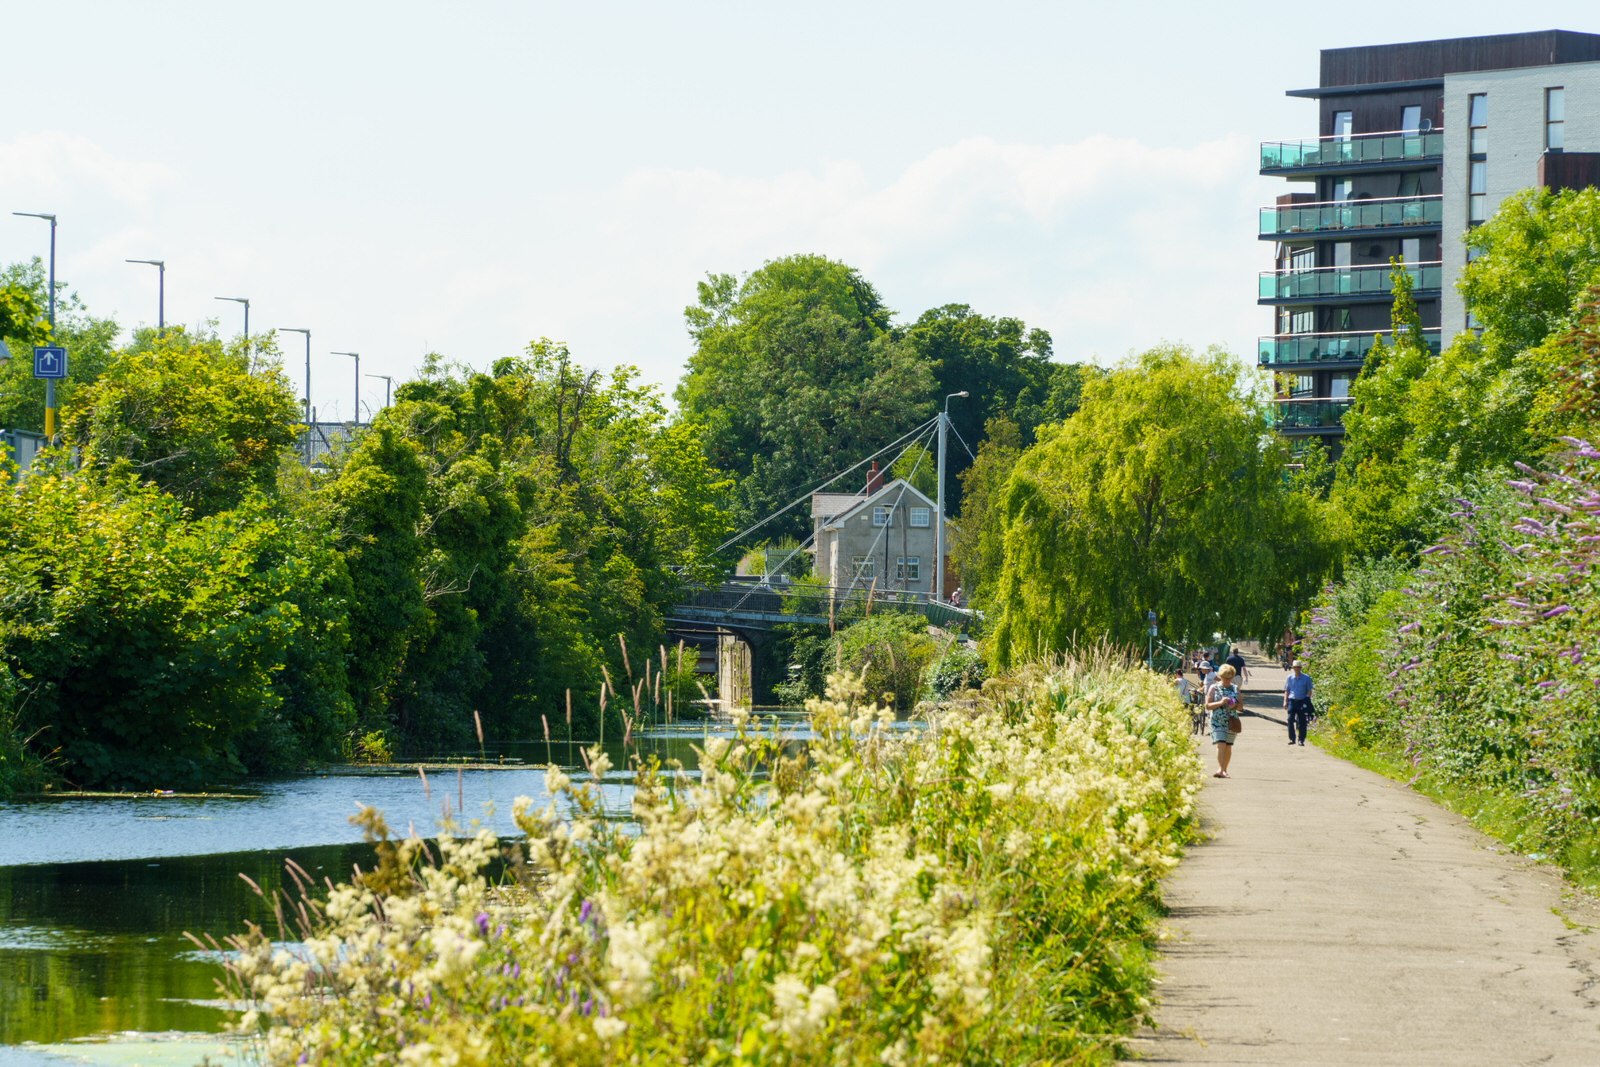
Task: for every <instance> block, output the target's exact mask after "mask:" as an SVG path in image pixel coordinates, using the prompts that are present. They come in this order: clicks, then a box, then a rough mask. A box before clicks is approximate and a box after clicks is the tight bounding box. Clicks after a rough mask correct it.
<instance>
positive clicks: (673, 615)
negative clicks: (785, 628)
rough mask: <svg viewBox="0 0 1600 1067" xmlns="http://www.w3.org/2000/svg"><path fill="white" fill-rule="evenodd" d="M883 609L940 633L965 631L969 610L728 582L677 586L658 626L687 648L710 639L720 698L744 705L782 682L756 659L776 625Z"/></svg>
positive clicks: (832, 590) (919, 600)
mask: <svg viewBox="0 0 1600 1067" xmlns="http://www.w3.org/2000/svg"><path fill="white" fill-rule="evenodd" d="M886 611H892V612H900V613H906V614H914V615H922V616H924V617H926V618H927V620H928V622H929V624H931V625H934V626H939V627H943V628H946V629H962V628H967V629H970V628H971V627H972V624H973V623H974V621H975V618H974V614H973V612H971V611H969V610H966V609H964V608H957V607H954V606H952V605H950V604H948V603H945V602H943V601H939V600H930V599H929V598H928V597H927V596H926V595H925V594H918V593H899V592H878V591H877V590H875V589H873V588H870V587H867V588H863V587H862V586H860V585H855V586H848V587H847V586H837V587H835V586H813V585H799V584H795V585H788V584H768V583H767V582H765V581H760V580H756V579H750V580H748V581H739V580H737V579H736V580H733V581H728V582H723V583H722V584H721V585H716V586H709V587H707V586H690V587H687V588H685V589H684V590H683V591H682V593H681V594H680V596H679V599H678V603H677V604H676V605H674V606H673V608H672V609H671V610H670V611H669V612H668V614H667V618H666V623H667V630H668V631H669V632H670V633H672V634H674V635H676V636H678V637H681V638H684V639H685V640H689V641H693V642H694V643H695V644H701V643H702V642H704V641H706V640H708V639H711V638H715V640H716V643H717V683H718V688H719V691H720V693H721V694H722V695H723V696H724V698H726V699H730V700H732V701H733V702H734V703H749V702H751V701H755V702H761V701H764V700H768V699H770V694H771V692H772V686H773V685H774V684H775V683H776V682H779V681H781V680H782V678H783V674H782V672H783V670H784V668H783V667H782V666H778V667H775V668H774V667H773V666H771V665H768V664H766V662H765V661H766V659H767V657H766V656H765V655H764V654H763V653H764V652H765V651H766V649H767V647H768V645H769V644H770V642H771V640H772V638H773V631H774V630H775V629H776V628H777V627H779V626H782V625H785V624H789V623H805V624H811V625H816V626H832V625H835V624H836V623H837V624H839V625H843V624H844V621H845V619H846V618H849V619H850V620H852V621H853V620H854V619H856V618H858V617H860V616H861V615H863V614H874V613H881V612H886ZM774 675H776V676H774Z"/></svg>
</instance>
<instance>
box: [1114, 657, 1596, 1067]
mask: <svg viewBox="0 0 1600 1067" xmlns="http://www.w3.org/2000/svg"><path fill="white" fill-rule="evenodd" d="M1251 668H1252V674H1253V680H1252V684H1251V685H1250V686H1248V687H1247V690H1246V707H1247V710H1248V711H1249V712H1250V713H1249V714H1247V716H1246V717H1245V719H1244V726H1245V729H1244V732H1243V734H1242V735H1241V736H1240V739H1239V744H1238V746H1237V748H1236V751H1235V753H1234V759H1233V766H1232V767H1231V768H1230V771H1231V773H1232V775H1233V777H1232V778H1229V779H1226V780H1219V779H1215V778H1211V777H1209V776H1208V777H1207V778H1206V786H1205V790H1204V791H1203V793H1202V794H1201V814H1202V818H1203V825H1204V827H1205V829H1206V831H1207V832H1208V834H1209V838H1208V839H1207V840H1206V841H1204V842H1203V843H1199V844H1196V845H1194V846H1193V847H1192V848H1190V849H1189V851H1188V855H1187V857H1186V858H1185V860H1184V862H1183V863H1182V864H1181V865H1180V867H1179V868H1178V870H1177V871H1176V872H1175V873H1174V875H1173V877H1172V879H1171V881H1170V882H1169V884H1168V886H1167V902H1168V904H1169V905H1170V907H1171V916H1170V918H1169V919H1168V929H1169V931H1170V933H1171V937H1172V939H1171V940H1170V941H1168V942H1167V943H1166V944H1165V945H1164V946H1163V956H1164V958H1163V959H1162V960H1161V962H1160V965H1159V966H1160V970H1161V972H1162V979H1163V984H1162V985H1161V986H1159V987H1158V991H1159V995H1160V1004H1159V1006H1158V1007H1157V1009H1156V1011H1155V1017H1156V1021H1157V1024H1158V1027H1157V1029H1155V1030H1154V1031H1150V1030H1146V1031H1141V1033H1140V1034H1139V1035H1138V1036H1137V1037H1136V1038H1135V1039H1134V1040H1133V1041H1132V1042H1131V1045H1132V1048H1133V1049H1134V1051H1135V1052H1136V1054H1137V1055H1138V1056H1140V1057H1142V1061H1143V1062H1146V1063H1228V1064H1317V1065H1341V1064H1405V1065H1407V1067H1423V1065H1431V1064H1447V1065H1449V1067H1468V1065H1476V1064H1484V1065H1492V1067H1501V1065H1506V1064H1573V1065H1584V1067H1595V1065H1597V1064H1600V986H1597V984H1596V983H1597V978H1600V908H1597V907H1596V906H1595V904H1594V903H1593V901H1592V900H1591V899H1590V898H1587V897H1583V896H1580V895H1577V894H1574V893H1572V892H1571V891H1570V889H1569V888H1568V887H1566V886H1565V885H1564V883H1563V882H1562V879H1561V876H1560V872H1559V871H1558V870H1556V869H1555V868H1553V867H1550V866H1547V865H1540V864H1537V863H1534V862H1531V861H1529V860H1528V859H1527V858H1526V857H1520V856H1515V855H1511V854H1509V853H1508V852H1507V850H1506V848H1505V846H1503V845H1501V844H1499V843H1498V842H1496V841H1493V840H1492V839H1490V838H1487V837H1485V836H1483V835H1482V834H1480V833H1478V831H1476V830H1475V829H1473V827H1472V825H1471V824H1470V823H1468V822H1467V821H1466V820H1465V819H1463V818H1461V817H1460V816H1457V815H1455V814H1453V813H1451V812H1449V811H1447V810H1445V809H1444V808H1442V807H1439V806H1438V805H1436V804H1434V803H1433V802H1432V801H1430V800H1428V799H1427V798H1426V797H1424V796H1421V795H1419V794H1417V793H1414V792H1412V791H1411V790H1409V789H1406V788H1405V787H1404V786H1403V785H1402V784H1400V783H1397V782H1390V781H1388V780H1387V779H1384V778H1382V777H1380V776H1378V775H1376V774H1373V773H1371V772H1369V771H1364V770H1361V769H1360V768H1358V767H1356V766H1354V765H1352V764H1350V763H1347V762H1345V761H1343V760H1340V759H1335V758H1334V757H1332V756H1329V755H1327V754H1326V753H1324V752H1323V751H1322V750H1320V749H1318V748H1316V747H1314V746H1311V745H1307V746H1306V747H1304V748H1300V747H1298V746H1296V747H1293V748H1291V747H1289V746H1288V744H1287V741H1288V733H1287V730H1286V728H1285V725H1284V723H1283V712H1282V708H1281V696H1280V693H1281V687H1282V684H1283V683H1282V679H1283V672H1282V671H1281V670H1279V669H1277V668H1276V667H1271V666H1268V665H1266V663H1265V662H1264V661H1252V663H1251ZM1203 754H1204V755H1205V757H1206V760H1207V773H1208V775H1209V772H1210V771H1212V770H1215V769H1216V767H1215V760H1214V759H1213V758H1212V754H1211V745H1210V742H1209V740H1208V741H1207V742H1206V744H1205V746H1204V750H1203ZM1591 931H1595V932H1591Z"/></svg>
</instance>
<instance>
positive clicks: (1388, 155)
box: [1261, 130, 1444, 177]
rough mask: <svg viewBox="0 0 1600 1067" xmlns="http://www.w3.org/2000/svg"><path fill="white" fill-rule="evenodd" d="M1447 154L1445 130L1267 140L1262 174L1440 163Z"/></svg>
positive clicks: (1263, 150)
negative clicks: (1312, 138) (1309, 139)
mask: <svg viewBox="0 0 1600 1067" xmlns="http://www.w3.org/2000/svg"><path fill="white" fill-rule="evenodd" d="M1443 156H1444V133H1443V132H1442V131H1440V130H1430V131H1428V132H1427V133H1420V132H1415V131H1413V132H1405V131H1399V130H1397V131H1394V132H1392V133H1366V134H1362V135H1360V136H1359V137H1319V138H1317V139H1316V140H1314V141H1264V142H1262V145H1261V173H1262V174H1278V175H1289V176H1295V175H1302V174H1303V175H1306V176H1308V177H1309V176H1310V175H1312V174H1318V173H1327V172H1330V171H1340V172H1343V171H1357V170H1381V169H1383V168H1386V167H1394V166H1398V165H1407V164H1412V163H1430V162H1433V163H1436V162H1438V161H1439V160H1440V159H1441V158H1442V157H1443Z"/></svg>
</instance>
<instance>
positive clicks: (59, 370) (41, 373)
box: [33, 345, 67, 378]
mask: <svg viewBox="0 0 1600 1067" xmlns="http://www.w3.org/2000/svg"><path fill="white" fill-rule="evenodd" d="M33 376H34V377H35V378H65V377H66V376H67V350H66V349H65V348H55V347H52V346H50V345H36V346H35V347H34V349H33Z"/></svg>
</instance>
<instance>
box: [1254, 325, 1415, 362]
mask: <svg viewBox="0 0 1600 1067" xmlns="http://www.w3.org/2000/svg"><path fill="white" fill-rule="evenodd" d="M1375 333H1376V334H1378V335H1381V336H1382V337H1383V342H1384V344H1392V343H1393V340H1392V338H1391V337H1390V336H1389V331H1388V330H1381V331H1372V332H1368V333H1358V332H1354V331H1351V332H1349V333H1289V334H1278V335H1276V336H1274V337H1262V338H1259V339H1258V343H1257V345H1256V355H1257V357H1258V359H1259V362H1260V363H1261V365H1262V366H1263V367H1269V366H1270V367H1278V366H1297V365H1299V364H1302V363H1349V362H1355V361H1358V360H1363V359H1366V358H1367V353H1368V352H1370V351H1372V343H1373V341H1374V340H1375V339H1376V338H1375V336H1374V334H1375ZM1422 339H1423V340H1424V341H1425V342H1426V343H1427V345H1428V348H1429V349H1430V350H1431V351H1432V352H1433V354H1434V355H1436V356H1437V355H1438V354H1439V330H1438V327H1435V328H1433V329H1431V330H1423V331H1422Z"/></svg>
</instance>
